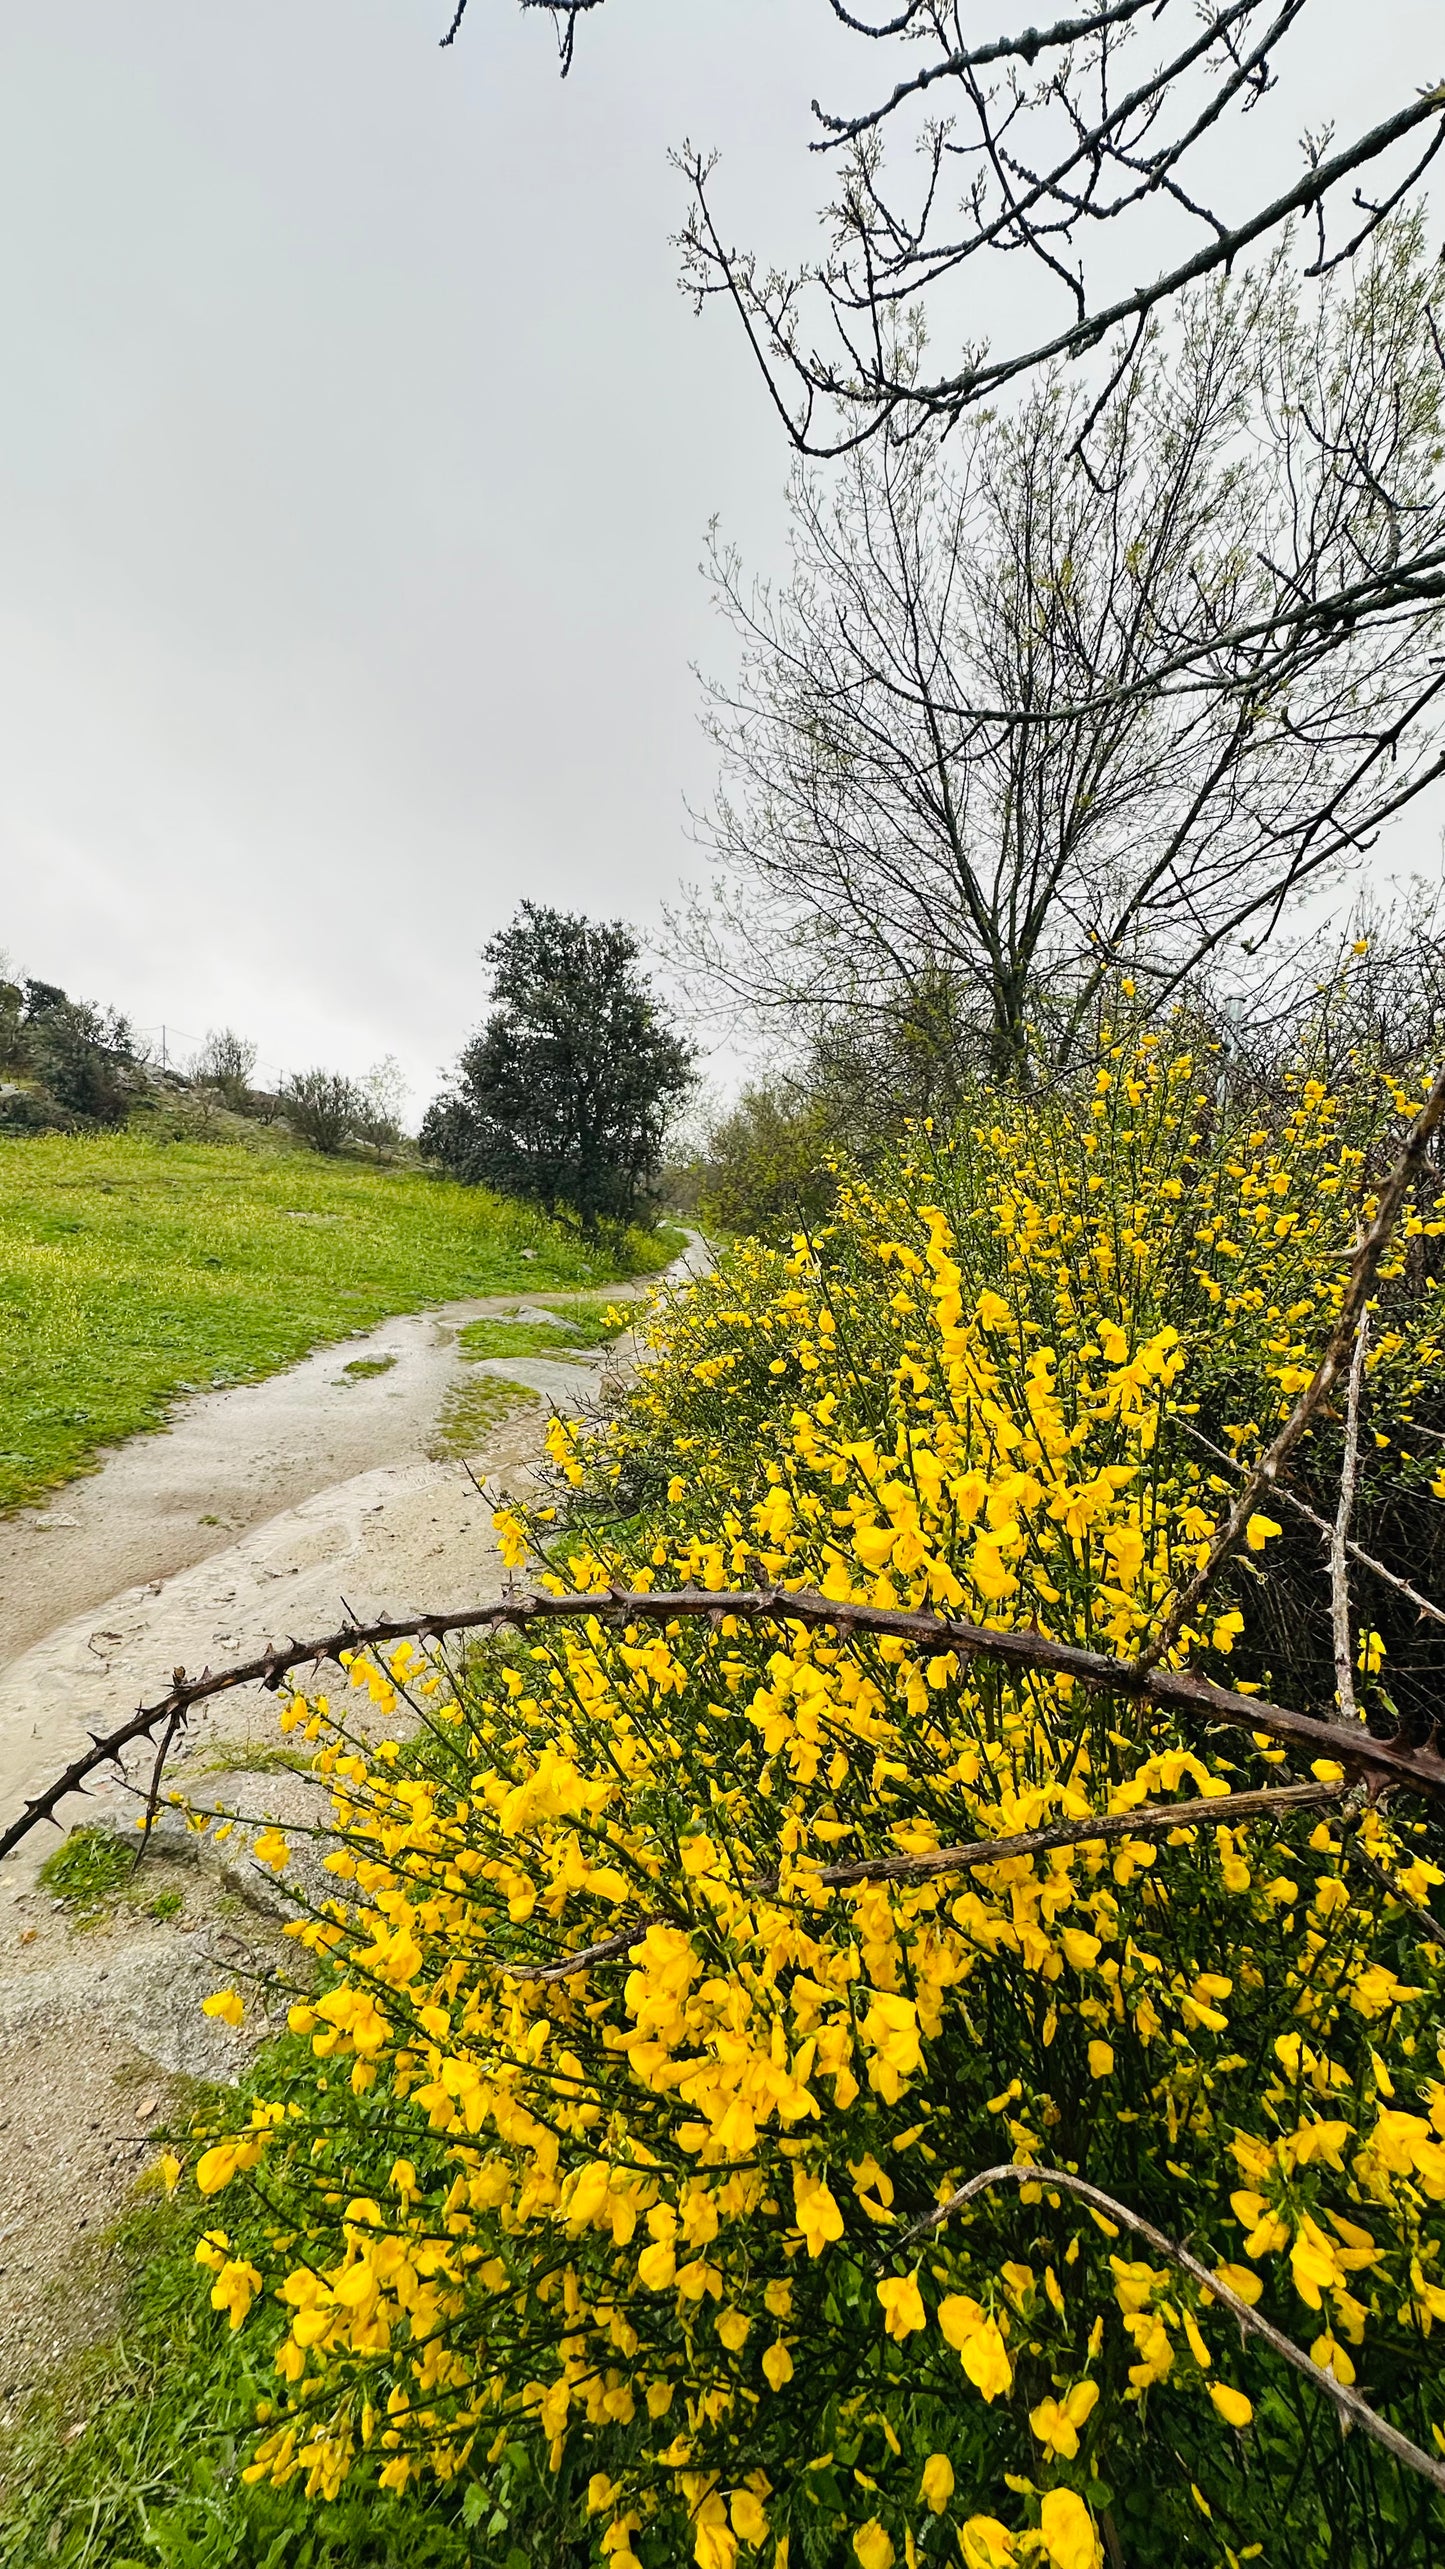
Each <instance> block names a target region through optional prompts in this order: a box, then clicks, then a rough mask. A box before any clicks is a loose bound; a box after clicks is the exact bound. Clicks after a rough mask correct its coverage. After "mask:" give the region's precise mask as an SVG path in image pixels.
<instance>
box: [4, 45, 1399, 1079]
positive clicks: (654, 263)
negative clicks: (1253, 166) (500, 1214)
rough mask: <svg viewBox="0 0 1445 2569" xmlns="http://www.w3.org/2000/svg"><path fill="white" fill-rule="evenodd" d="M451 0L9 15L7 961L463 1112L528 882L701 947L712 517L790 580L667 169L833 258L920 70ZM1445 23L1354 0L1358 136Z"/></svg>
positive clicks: (743, 383) (772, 442)
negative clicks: (706, 153)
mask: <svg viewBox="0 0 1445 2569" xmlns="http://www.w3.org/2000/svg"><path fill="white" fill-rule="evenodd" d="M447 14H448V6H447V0H245V5H244V6H238V5H236V4H235V0H124V6H122V7H119V8H118V7H116V5H115V0H67V4H66V6H65V7H63V8H57V7H56V6H55V0H8V5H7V7H6V9H5V12H4V19H3V26H0V331H3V347H4V380H5V387H6V398H5V401H4V406H3V412H0V707H3V714H0V722H3V741H4V754H3V758H0V851H3V853H0V869H3V887H4V899H3V905H0V944H3V945H4V946H6V947H8V948H9V949H10V951H11V953H12V955H13V956H14V958H15V960H16V961H17V962H18V963H19V964H20V966H21V967H22V968H23V969H25V970H28V971H31V972H35V973H38V974H41V975H43V976H44V977H46V978H49V979H54V980H58V981H61V982H63V983H65V984H66V985H67V986H68V987H69V988H71V989H72V990H73V991H76V992H79V993H81V994H83V995H85V996H89V997H94V998H100V999H106V1000H111V1001H114V1002H115V1003H116V1004H118V1005H120V1006H121V1007H123V1008H125V1009H127V1010H128V1011H129V1012H130V1013H131V1014H132V1016H133V1017H134V1018H135V1019H136V1020H137V1021H138V1022H139V1023H140V1024H141V1025H142V1026H144V1027H146V1028H147V1029H158V1028H159V1026H160V1024H161V1023H162V1022H165V1023H167V1024H168V1025H169V1026H170V1027H172V1028H178V1029H180V1030H182V1037H181V1042H180V1049H181V1050H182V1052H184V1051H185V1050H186V1049H187V1041H186V1039H188V1038H192V1037H195V1036H198V1035H200V1034H202V1033H204V1031H205V1029H206V1028H207V1027H208V1026H212V1025H216V1024H219V1023H221V1022H223V1021H229V1022H232V1023H234V1024H236V1025H238V1026H240V1027H242V1028H243V1029H245V1030H247V1031H249V1032H250V1033H251V1034H252V1035H253V1036H254V1037H255V1038H256V1040H257V1041H258V1042H259V1044H260V1046H261V1051H262V1056H263V1060H264V1061H265V1062H266V1063H268V1064H271V1065H274V1066H277V1067H283V1068H284V1067H291V1068H295V1067H300V1066H304V1065H305V1064H307V1063H310V1062H313V1061H323V1062H326V1063H335V1064H337V1065H338V1066H341V1067H343V1068H346V1069H348V1070H351V1071H354V1072H360V1071H362V1070H364V1069H365V1068H366V1067H367V1065H368V1064H369V1063H370V1062H372V1061H373V1060H375V1059H376V1057H377V1056H378V1055H379V1054H381V1053H383V1052H389V1051H390V1052H395V1053H396V1054H398V1055H399V1056H400V1058H401V1060H402V1063H403V1065H404V1067H405V1070H406V1073H407V1076H408V1078H409V1080H410V1081H411V1084H412V1090H413V1099H412V1111H413V1113H415V1112H416V1111H418V1109H419V1108H420V1106H421V1105H423V1104H424V1103H425V1101H426V1098H427V1096H428V1095H429V1094H430V1093H431V1091H432V1088H433V1087H434V1085H435V1081H436V1075H437V1073H438V1072H439V1070H440V1069H441V1068H442V1067H443V1066H444V1065H445V1063H446V1062H447V1061H448V1060H449V1059H450V1058H451V1057H452V1056H453V1055H454V1053H455V1052H456V1049H457V1047H458V1044H459V1042H460V1041H461V1040H462V1038H463V1037H464V1035H465V1033H466V1032H467V1031H468V1029H469V1027H470V1026H471V1025H472V1024H473V1023H474V1022H475V1019H476V1017H477V1015H478V1012H479V1007H480V1002H481V995H482V974H481V967H480V966H479V964H478V963H477V961H476V950H477V948H478V946H479V945H480V944H481V943H482V941H483V940H484V938H485V937H486V936H488V935H489V934H490V933H491V932H492V930H493V929H495V928H496V927H498V926H499V925H501V924H502V923H503V922H504V921H505V920H506V919H507V917H508V916H509V915H510V914H511V911H512V909H513V908H514V906H515V904H516V902H517V900H518V899H519V898H520V897H522V896H523V895H524V894H527V895H531V896H533V897H535V898H540V899H546V900H552V901H556V902H558V903H560V904H562V905H564V906H570V907H578V908H586V909H588V910H590V911H592V912H594V913H602V914H611V913H615V912H622V913H624V914H626V915H628V916H630V917H632V918H634V919H635V920H637V921H638V922H639V923H640V924H641V925H642V926H643V927H644V928H647V927H649V926H651V925H652V924H653V923H654V922H655V921H656V917H657V913H658V909H659V905H660V903H661V902H662V901H663V900H665V899H666V898H667V897H668V895H669V893H670V892H671V891H672V889H673V888H674V886H675V884H676V881H677V878H678V875H679V872H681V871H686V870H687V869H688V864H689V850H688V845H687V839H686V834H685V814H684V797H685V796H691V797H692V798H693V799H694V800H696V799H699V798H701V797H703V796H704V795H705V793H706V790H707V783H708V774H709V769H708V753H707V750H706V744H705V743H704V742H703V740H702V738H701V736H700V734H699V732H698V730H697V724H696V693H695V688H694V684H693V681H692V679H691V677H690V675H689V667H688V664H689V661H690V660H693V659H697V658H702V659H704V660H706V659H708V658H709V657H710V656H713V657H715V656H716V652H717V649H718V648H719V647H720V644H721V636H720V635H718V636H717V640H716V641H714V638H713V636H714V632H715V628H714V627H713V626H712V622H711V618H710V612H709V609H708V605H707V598H706V593H705V590H704V587H703V584H702V582H701V581H700V579H699V578H698V577H697V573H696V565H697V562H698V558H699V555H700V552H701V549H702V541H703V536H704V533H705V529H706V525H707V521H708V519H709V517H710V516H711V515H712V514H713V512H714V511H716V512H718V513H720V515H721V516H722V519H723V521H724V524H725V526H726V529H727V531H728V532H729V534H730V535H732V536H734V537H736V538H737V539H738V540H739V541H740V543H741V544H742V546H743V548H744V551H745V554H746V555H747V556H748V558H749V559H750V560H751V561H752V562H754V563H757V564H758V565H760V566H761V567H766V566H767V565H768V563H769V562H770V561H776V559H777V557H778V553H779V549H780V544H781V536H782V523H783V511H782V498H781V494H782V486H783V483H784V480H785V477H786V470H787V457H786V455H785V453H784V449H783V442H782V438H781V434H780V432H779V430H778V428H777V426H776V423H775V422H774V420H773V419H772V417H771V415H770V413H769V411H768V409H767V406H766V403H765V400H764V397H763V394H762V392H761V389H760V387H759V384H758V381H757V378H756V376H755V375H754V374H753V372H752V371H751V369H750V366H749V364H748V361H747V359H746V357H745V354H744V351H743V348H742V345H741V342H740V340H739V338H738V335H737V333H736V330H735V328H734V327H732V326H730V324H729V322H728V320H727V318H726V316H725V315H724V314H723V313H722V312H721V311H712V312H709V313H707V314H706V315H705V316H704V317H703V319H702V320H701V321H698V320H695V319H694V318H693V316H692V313H691V311H690V309H689V307H688V305H687V304H686V303H685V301H684V300H683V298H682V297H681V296H680V295H679V294H678V292H677V288H676V283H675V274H676V256H675V253H674V252H673V250H672V249H671V248H670V247H669V241H668V236H669V234H670V233H671V232H673V231H674V230H675V229H676V228H677V225H678V222H679V220H680V217H681V213H682V196H681V188H680V182H679V181H678V179H677V178H676V176H675V175H674V173H672V172H671V171H670V170H669V168H668V166H667V161H666V152H667V147H668V145H669V144H670V143H675V142H678V141H680V140H681V139H682V137H683V136H684V135H689V134H690V135H691V136H692V137H693V138H694V139H696V140H697V141H699V142H703V143H707V144H717V145H718V146H719V147H720V148H721V149H722V151H723V153H724V155H725V161H724V179H725V186H726V195H725V203H726V205H727V208H728V212H729V215H730V217H731V219H732V228H733V229H734V231H735V233H736V234H738V235H740V236H745V237H749V238H757V239H759V240H760V241H761V242H763V243H764V244H765V245H766V246H768V247H776V246H781V247H784V248H786V247H794V248H796V247H797V246H798V245H799V244H800V242H801V241H803V240H804V239H805V238H806V218H807V215H808V213H809V210H810V208H811V207H812V205H813V203H814V202H815V200H817V199H819V198H821V196H822V194H823V193H824V184H823V179H822V176H821V174H820V172H819V170H818V167H817V165H816V163H815V164H813V165H812V166H811V167H810V166H809V165H808V164H807V162H806V158H805V154H804V150H803V145H804V143H805V141H806V139H807V134H808V130H809V118H808V101H809V98H810V96H811V95H812V94H813V93H814V92H815V91H817V90H818V89H819V88H822V89H824V90H825V91H826V90H829V88H830V80H829V70H830V65H835V64H836V65H839V66H840V70H841V72H842V74H843V75H844V76H842V77H840V78H839V79H837V80H836V81H834V82H833V83H832V89H833V91H834V92H835V93H838V92H841V94H842V95H843V96H844V97H845V98H848V99H851V97H852V95H853V93H854V92H856V91H859V90H860V89H862V88H863V85H864V73H865V72H871V71H873V70H875V69H876V62H877V58H876V57H875V58H874V61H873V63H872V64H862V65H860V63H859V61H858V58H857V52H856V48H854V47H851V46H848V45H847V44H846V43H845V42H844V41H843V40H840V39H837V38H836V37H835V36H834V35H833V34H832V31H830V29H829V28H828V27H827V25H826V18H827V12H826V10H825V7H824V0H608V6H607V7H606V8H605V9H604V10H603V11H601V12H599V13H598V15H597V16H596V17H595V18H592V19H591V20H589V21H588V22H587V23H586V24H585V25H584V27H583V30H582V37H581V41H580V42H579V46H578V59H577V65H576V68H575V70H574V72H573V74H572V77H571V78H570V79H569V80H568V81H567V82H566V83H565V84H563V83H560V82H559V81H558V78H557V73H556V62H555V56H554V54H553V51H552V45H551V38H550V32H549V26H548V22H547V21H546V20H545V19H544V18H539V17H532V18H530V19H527V20H524V19H523V18H522V16H521V15H520V13H519V12H518V11H517V10H516V9H515V8H514V7H513V5H512V0H472V6H471V10H470V14H469V17H468V20H467V25H466V30H465V34H464V39H463V40H462V41H460V42H459V43H458V44H457V45H456V46H454V47H453V48H452V49H451V50H450V51H448V52H442V51H440V50H438V47H437V42H436V39H437V36H438V35H439V34H440V33H441V32H442V30H443V28H444V25H445V21H446V16H447ZM1025 14H1026V13H1025V12H1024V11H1023V9H1022V8H1020V9H1019V10H1018V11H1017V12H1015V11H1012V10H1000V9H999V8H998V5H997V0H990V5H989V6H988V7H987V8H983V7H982V6H980V11H979V15H980V19H981V20H982V19H987V20H988V22H989V24H990V25H992V24H993V23H994V22H995V20H996V19H997V18H999V17H1000V16H1002V17H1004V18H1006V19H1012V18H1013V17H1015V16H1017V17H1018V18H1019V19H1020V20H1022V18H1023V16H1024V15H1025ZM1441 14H1442V13H1441V11H1440V8H1439V5H1438V0H1384V5H1379V6H1377V7H1375V8H1374V9H1372V10H1370V11H1369V12H1362V11H1361V10H1360V8H1359V6H1358V0H1322V7H1321V11H1320V17H1319V33H1320V37H1321V38H1323V39H1324V41H1323V42H1322V43H1321V42H1318V41H1316V44H1315V47H1314V49H1313V50H1312V53H1311V57H1310V65H1311V70H1310V76H1311V77H1312V78H1313V79H1314V80H1316V81H1317V83H1318V94H1317V96H1315V97H1313V98H1311V99H1310V100H1309V101H1308V102H1306V105H1307V108H1308V112H1310V113H1311V114H1321V115H1322V114H1324V113H1326V112H1328V110H1329V108H1330V107H1331V105H1333V106H1334V108H1335V110H1336V112H1337V113H1338V114H1339V116H1340V118H1341V120H1342V122H1343V121H1346V120H1348V121H1349V123H1350V124H1351V125H1353V124H1354V123H1355V121H1356V120H1357V119H1358V120H1359V121H1360V122H1363V121H1365V120H1366V118H1367V117H1368V116H1369V115H1370V113H1371V112H1372V110H1373V109H1375V108H1376V107H1378V108H1380V109H1381V110H1382V111H1383V110H1384V109H1385V108H1386V107H1388V106H1389V105H1391V104H1393V103H1395V102H1396V101H1397V100H1398V98H1399V96H1400V93H1401V89H1402V86H1404V85H1408V84H1410V83H1412V82H1414V81H1415V80H1418V79H1421V78H1424V77H1426V76H1429V75H1431V74H1433V75H1434V76H1436V77H1439V76H1440V73H1441V69H1442V61H1441V60H1438V59H1435V57H1440V56H1442V55H1445V47H1442V43H1441ZM1331 32H1333V42H1331V41H1330V39H1331ZM889 76H890V77H891V65H890V66H889ZM1305 112H1306V111H1305V108H1304V107H1302V106H1301V105H1300V103H1299V101H1298V98H1297V96H1294V97H1292V98H1291V100H1290V103H1289V109H1288V115H1287V118H1286V122H1287V124H1288V126H1289V130H1290V132H1291V133H1293V132H1295V131H1297V130H1298V127H1299V125H1300V124H1301V123H1303V122H1304V120H1305ZM1263 139H1264V138H1263V135H1262V133H1256V134H1255V135H1254V136H1252V137H1251V138H1250V147H1251V149H1252V150H1257V149H1259V148H1261V147H1262V144H1263ZM1438 826H1439V823H1438V816H1432V817H1431V819H1430V822H1429V823H1428V825H1427V824H1426V823H1424V822H1423V821H1421V822H1417V823H1416V824H1415V825H1414V826H1413V830H1412V837H1411V841H1410V851H1411V853H1413V854H1416V855H1418V854H1419V853H1420V852H1421V851H1422V850H1423V849H1424V848H1425V846H1426V843H1427V840H1428V842H1429V844H1431V845H1433V842H1434V838H1435V836H1436V835H1437V834H1438ZM173 1040H174V1039H173Z"/></svg>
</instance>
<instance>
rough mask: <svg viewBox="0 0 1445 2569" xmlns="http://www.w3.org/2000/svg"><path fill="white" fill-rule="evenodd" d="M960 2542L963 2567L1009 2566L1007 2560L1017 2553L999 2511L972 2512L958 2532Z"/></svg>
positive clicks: (988, 2568) (990, 2568) (991, 2568)
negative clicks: (991, 2513)
mask: <svg viewBox="0 0 1445 2569" xmlns="http://www.w3.org/2000/svg"><path fill="white" fill-rule="evenodd" d="M959 2544H960V2547H961V2549H962V2552H963V2560H964V2569H1007V2564H1008V2563H1009V2562H1010V2561H1011V2560H1014V2559H1016V2558H1017V2556H1018V2555H1017V2553H1016V2551H1015V2549H1014V2538H1013V2535H1012V2534H1011V2533H1010V2531H1009V2529H1008V2526H1007V2525H1006V2524H1000V2523H999V2520H998V2517H997V2516H996V2515H971V2516H970V2517H969V2519H968V2522H967V2524H966V2525H965V2526H964V2528H963V2531H962V2533H961V2534H960V2535H959Z"/></svg>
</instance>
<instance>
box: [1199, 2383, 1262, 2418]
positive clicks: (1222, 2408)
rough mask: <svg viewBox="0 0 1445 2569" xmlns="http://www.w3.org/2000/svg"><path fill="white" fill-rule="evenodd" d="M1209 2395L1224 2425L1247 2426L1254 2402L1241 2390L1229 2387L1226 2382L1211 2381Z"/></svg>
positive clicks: (1252, 2412)
mask: <svg viewBox="0 0 1445 2569" xmlns="http://www.w3.org/2000/svg"><path fill="white" fill-rule="evenodd" d="M1209 2396H1210V2398H1211V2399H1212V2400H1213V2402H1214V2405H1215V2407H1216V2408H1217V2409H1218V2411H1219V2414H1220V2416H1221V2417H1222V2418H1223V2420H1224V2423H1225V2425H1226V2426H1248V2424H1249V2421H1250V2419H1251V2418H1252V2417H1253V2415H1254V2403H1253V2401H1251V2400H1247V2399H1246V2398H1245V2396H1244V2393H1243V2391H1236V2390H1233V2389H1231V2387H1230V2385H1229V2383H1228V2382H1211V2383H1210V2385H1209Z"/></svg>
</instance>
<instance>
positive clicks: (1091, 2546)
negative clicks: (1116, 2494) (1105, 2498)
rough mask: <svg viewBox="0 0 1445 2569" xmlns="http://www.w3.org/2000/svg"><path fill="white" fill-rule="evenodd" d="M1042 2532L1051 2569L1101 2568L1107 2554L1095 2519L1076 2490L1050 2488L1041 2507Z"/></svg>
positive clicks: (1040, 2522) (1040, 2527)
mask: <svg viewBox="0 0 1445 2569" xmlns="http://www.w3.org/2000/svg"><path fill="white" fill-rule="evenodd" d="M1039 2531H1040V2533H1041V2534H1042V2535H1043V2538H1044V2551H1045V2553H1046V2555H1047V2557H1048V2560H1049V2562H1050V2564H1051V2569H1099V2563H1100V2561H1101V2560H1102V2558H1103V2553H1102V2551H1101V2550H1100V2547H1099V2537H1098V2535H1097V2534H1096V2533H1095V2531H1094V2519H1093V2517H1092V2516H1091V2515H1090V2513H1089V2510H1088V2508H1087V2507H1086V2506H1085V2504H1084V2501H1083V2499H1082V2498H1081V2497H1077V2496H1076V2495H1075V2493H1074V2491H1073V2490H1072V2489H1050V2490H1048V2491H1047V2492H1046V2494H1045V2497H1044V2502H1043V2505H1042V2506H1041V2508H1040V2509H1039Z"/></svg>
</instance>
